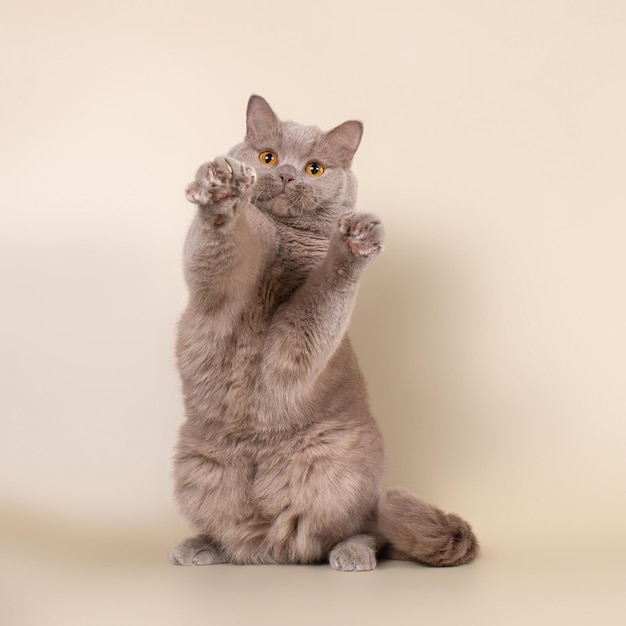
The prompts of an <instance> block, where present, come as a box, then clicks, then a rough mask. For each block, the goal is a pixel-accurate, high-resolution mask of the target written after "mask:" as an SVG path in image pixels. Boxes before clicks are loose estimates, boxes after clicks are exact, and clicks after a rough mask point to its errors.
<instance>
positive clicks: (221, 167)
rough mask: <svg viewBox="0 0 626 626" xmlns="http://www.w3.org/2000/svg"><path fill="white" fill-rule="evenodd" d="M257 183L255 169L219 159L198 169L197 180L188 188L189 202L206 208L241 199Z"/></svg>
mask: <svg viewBox="0 0 626 626" xmlns="http://www.w3.org/2000/svg"><path fill="white" fill-rule="evenodd" d="M255 182H256V172H255V171H254V168H252V167H249V166H248V165H245V163H242V162H241V161H237V160H236V159H232V158H230V157H223V156H222V157H217V159H215V161H210V162H209V163H205V164H204V165H201V166H200V167H199V168H198V171H197V172H196V178H195V180H194V181H193V182H192V183H190V184H189V185H188V186H187V189H186V195H187V200H189V202H193V203H194V204H199V205H200V206H206V205H209V204H215V203H217V202H219V201H220V200H224V199H225V198H239V197H241V196H243V195H244V194H245V193H246V192H247V190H248V189H250V187H252V185H254V183H255Z"/></svg>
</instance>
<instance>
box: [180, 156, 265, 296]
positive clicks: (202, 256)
mask: <svg viewBox="0 0 626 626" xmlns="http://www.w3.org/2000/svg"><path fill="white" fill-rule="evenodd" d="M255 181H256V173H255V171H254V169H253V168H251V167H248V166H246V165H245V164H243V163H241V162H239V161H237V160H236V159H232V158H230V157H228V158H227V157H218V158H217V159H215V160H214V161H211V162H209V163H205V164H204V165H201V166H200V168H199V169H198V171H197V173H196V177H195V180H194V181H193V182H192V183H190V184H189V185H188V186H187V189H186V195H187V199H188V200H189V201H190V202H193V203H194V204H196V205H198V213H197V215H196V217H195V219H194V222H193V224H192V225H191V228H190V229H189V234H188V235H187V240H186V242H185V253H184V266H185V277H186V279H187V283H188V285H189V288H190V289H189V290H190V297H191V298H192V299H195V300H199V301H200V302H201V303H202V304H204V305H206V306H211V307H216V306H220V305H221V304H223V302H224V301H225V300H227V299H239V300H241V295H242V294H241V290H242V289H245V286H246V284H248V283H250V282H251V281H252V280H253V279H254V277H255V275H256V271H257V269H258V265H259V259H260V256H261V245H260V242H259V239H258V234H255V233H254V232H253V229H252V228H251V227H250V224H249V221H248V219H246V215H245V213H246V211H245V208H246V206H247V205H248V203H249V201H250V195H251V188H252V186H253V185H254V183H255Z"/></svg>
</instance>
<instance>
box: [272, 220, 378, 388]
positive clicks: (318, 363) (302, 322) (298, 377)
mask: <svg viewBox="0 0 626 626" xmlns="http://www.w3.org/2000/svg"><path fill="white" fill-rule="evenodd" d="M383 234H384V233H383V227H382V225H381V223H380V220H379V219H378V218H377V217H376V216H374V215H371V214H367V213H356V212H350V213H346V214H345V215H343V216H342V217H341V219H340V220H339V223H338V225H337V229H336V231H335V233H334V234H333V236H332V237H331V240H330V245H329V249H328V253H327V255H326V257H325V259H324V260H323V262H322V263H321V264H320V265H319V267H317V268H316V269H315V270H314V271H313V272H312V273H311V275H310V276H309V278H308V279H307V280H306V282H305V283H304V284H303V285H302V286H301V287H300V288H299V289H298V290H297V291H296V292H295V293H294V295H293V296H292V297H291V298H290V300H289V301H288V302H286V303H285V304H283V305H282V307H281V308H280V309H279V310H278V311H277V312H276V315H275V317H274V320H273V322H272V326H271V328H270V332H269V335H268V339H267V346H266V348H267V349H266V350H265V352H264V359H265V362H264V368H263V372H264V375H265V376H266V378H267V380H268V382H271V384H272V386H273V389H275V390H278V389H281V388H282V390H283V391H285V392H287V394H288V395H289V394H291V393H293V392H294V391H296V389H297V388H302V387H303V386H306V385H307V383H309V382H311V381H312V380H314V379H315V377H316V376H317V375H318V374H319V372H320V371H321V370H322V369H323V368H324V366H325V365H326V364H327V363H328V361H329V359H330V358H331V357H332V355H333V354H334V352H335V350H336V349H337V348H338V347H339V345H340V343H341V341H342V339H343V337H344V334H345V332H346V330H347V328H348V324H349V322H350V315H351V313H352V310H353V307H354V302H355V299H356V293H357V289H358V284H359V281H360V278H361V275H362V273H363V270H364V269H365V267H366V266H367V265H368V263H369V262H370V261H371V260H372V259H374V258H375V257H376V256H377V255H378V254H379V253H380V252H381V250H382V248H383V246H382V242H383Z"/></svg>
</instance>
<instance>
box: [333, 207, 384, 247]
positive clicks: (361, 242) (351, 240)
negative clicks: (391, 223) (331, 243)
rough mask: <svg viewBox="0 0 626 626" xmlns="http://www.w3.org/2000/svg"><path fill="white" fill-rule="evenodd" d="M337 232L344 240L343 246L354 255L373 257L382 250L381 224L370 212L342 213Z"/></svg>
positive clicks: (382, 233) (382, 234) (382, 232)
mask: <svg viewBox="0 0 626 626" xmlns="http://www.w3.org/2000/svg"><path fill="white" fill-rule="evenodd" d="M339 233H340V235H341V236H342V239H344V240H345V247H346V248H347V249H348V251H349V253H351V254H352V255H354V256H358V257H364V258H374V257H375V256H377V255H378V254H379V253H380V252H382V250H383V236H384V230H383V225H382V224H381V223H380V220H379V219H378V218H377V217H376V216H375V215H372V214H370V213H355V212H351V213H346V214H345V215H342V216H341V219H340V220H339Z"/></svg>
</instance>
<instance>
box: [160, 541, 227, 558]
mask: <svg viewBox="0 0 626 626" xmlns="http://www.w3.org/2000/svg"><path fill="white" fill-rule="evenodd" d="M170 563H172V565H217V564H218V563H226V559H225V558H224V556H223V555H222V554H221V552H220V551H219V550H218V549H217V548H216V547H215V546H214V545H213V543H212V542H211V541H210V540H209V539H208V538H207V537H204V536H202V535H200V536H199V537H190V538H189V539H185V540H184V541H181V542H180V543H179V544H178V545H177V546H175V547H174V549H173V550H172V552H171V553H170Z"/></svg>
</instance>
